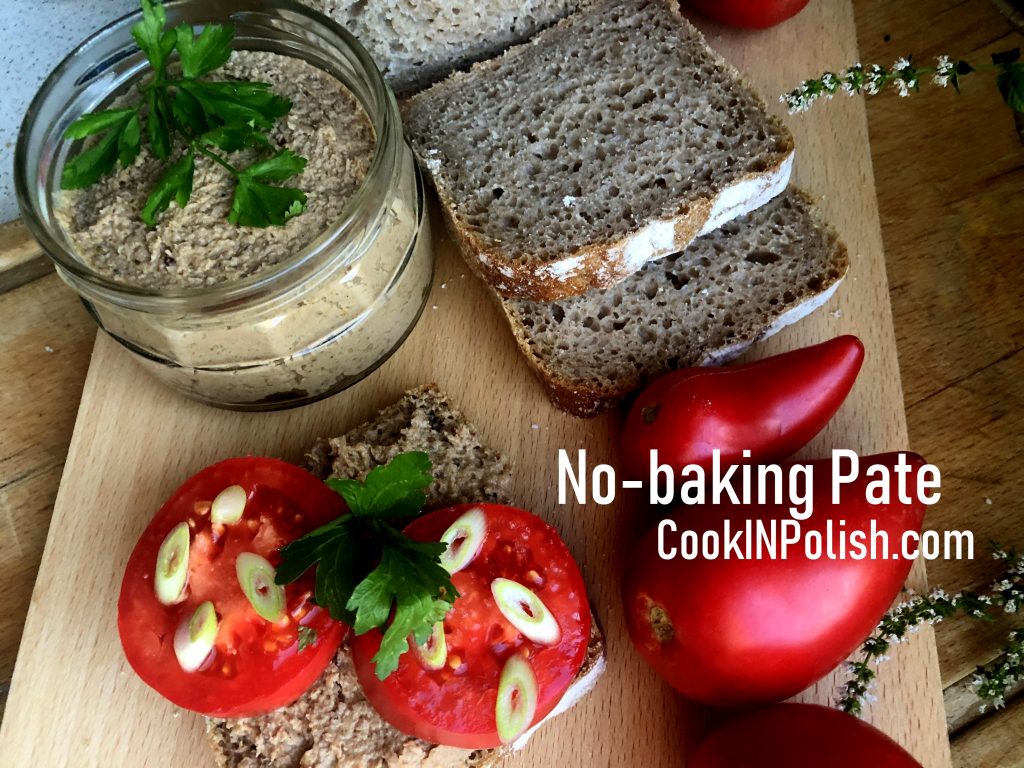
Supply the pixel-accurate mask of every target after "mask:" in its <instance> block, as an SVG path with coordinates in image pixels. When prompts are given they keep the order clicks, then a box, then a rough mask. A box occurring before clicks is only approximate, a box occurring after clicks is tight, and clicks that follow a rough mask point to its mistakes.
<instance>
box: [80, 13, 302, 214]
mask: <svg viewBox="0 0 1024 768" xmlns="http://www.w3.org/2000/svg"><path fill="white" fill-rule="evenodd" d="M141 2H142V21H140V22H138V23H136V24H135V25H134V26H132V36H133V37H134V38H135V42H136V43H137V44H138V46H139V48H140V49H141V50H142V52H143V53H144V54H145V55H146V58H147V59H148V60H149V63H150V67H151V68H152V76H151V77H150V78H148V79H147V80H146V81H145V82H143V83H142V84H141V85H140V86H139V90H140V91H141V93H142V98H141V99H140V101H139V103H138V104H136V105H135V106H131V107H122V108H118V109H108V110H104V111H102V112H92V113H89V114H86V115H83V116H82V117H80V118H79V119H78V120H76V121H75V122H73V123H72V124H71V125H70V126H69V127H68V129H67V131H66V132H65V134H64V135H65V138H67V139H72V140H74V139H86V138H88V137H90V136H94V137H96V139H95V141H93V142H92V144H91V145H90V146H89V147H88V148H86V149H83V150H82V151H81V152H79V153H78V154H77V155H75V156H74V157H73V158H71V159H70V160H69V161H68V162H67V163H66V164H65V165H64V169H63V172H62V174H61V188H62V189H82V188H85V187H89V186H91V185H93V184H95V183H96V182H97V181H99V180H100V179H101V178H103V177H104V176H106V175H107V174H109V173H112V172H113V171H114V169H115V167H116V166H117V165H118V163H120V165H121V167H122V168H127V167H128V166H130V165H131V164H132V163H133V162H135V159H136V158H137V157H138V155H139V152H140V151H141V150H142V141H143V136H145V139H146V141H147V143H148V144H149V148H150V150H151V151H152V153H153V155H154V156H156V157H157V158H158V159H160V160H165V161H168V164H167V165H166V167H165V169H164V172H163V175H162V176H161V177H160V178H159V179H158V180H157V182H156V184H155V186H154V187H153V190H152V192H151V193H150V195H149V198H148V199H147V200H146V203H145V205H144V206H143V208H142V211H141V214H140V216H141V218H142V220H143V221H144V222H145V223H146V224H147V225H149V226H151V227H152V226H155V225H156V222H157V219H158V217H159V215H160V214H161V213H162V212H163V211H165V210H167V208H168V207H170V204H171V202H172V201H174V202H176V203H177V205H178V207H179V208H184V207H185V206H186V205H187V204H188V201H189V199H190V198H191V196H192V181H193V177H194V175H195V163H196V157H197V156H199V155H202V156H204V157H207V158H209V159H210V160H212V161H214V162H216V163H217V164H218V165H220V166H222V167H223V168H224V169H226V170H227V171H228V172H229V173H230V174H231V175H232V176H234V177H235V182H236V186H235V193H234V198H233V200H232V203H231V211H230V213H229V214H228V221H230V222H231V223H232V224H236V225H239V226H244V227H269V226H280V225H282V224H284V223H285V222H286V221H287V220H288V219H290V218H291V217H292V216H296V215H298V214H300V213H302V211H303V210H305V207H306V195H305V193H303V192H302V190H300V189H296V188H294V187H286V186H279V185H280V184H281V182H285V181H287V180H288V179H290V178H292V177H293V176H296V175H298V174H299V173H302V171H303V169H304V168H305V167H306V159H305V158H303V157H300V156H299V155H297V154H295V153H294V152H292V151H291V150H289V149H277V148H276V147H274V146H273V145H272V144H271V142H270V139H269V138H268V137H267V132H268V131H269V130H270V129H271V128H272V127H273V125H274V123H275V122H276V121H277V120H278V119H279V118H281V117H283V116H284V115H286V114H287V113H288V111H289V110H290V109H291V107H292V104H291V101H289V100H288V99H286V98H284V97H281V96H278V95H276V94H275V93H274V92H273V91H271V90H270V85H268V84H267V83H254V82H246V81H224V82H217V81H210V80H204V79H202V78H204V77H205V76H207V75H209V74H210V73H212V72H214V71H215V70H217V69H218V68H220V67H222V66H223V65H224V64H225V63H227V61H228V59H229V58H230V57H231V51H232V49H231V41H232V40H233V39H234V35H235V31H234V27H233V26H231V25H230V24H208V25H206V26H205V27H203V28H202V30H201V31H200V33H199V34H198V35H196V34H195V30H194V29H193V28H192V27H191V26H189V25H187V24H181V25H179V26H177V27H175V28H174V29H167V28H166V26H167V16H166V13H165V11H164V7H163V5H162V4H161V2H160V1H159V0H141ZM175 51H176V52H177V55H178V60H179V63H180V74H176V75H172V74H171V73H170V72H169V71H168V66H167V65H168V62H169V61H170V59H171V56H172V54H173V53H174V52H175ZM178 145H180V146H181V150H180V156H178V157H176V158H175V159H174V160H173V162H171V158H172V155H173V154H175V151H176V148H177V146H178ZM250 148H252V149H256V150H259V151H262V152H264V153H267V154H270V153H271V152H272V154H270V156H269V157H268V158H267V159H264V160H260V161H257V162H255V163H253V164H252V165H249V166H248V167H247V168H239V167H237V166H236V165H234V164H232V163H231V162H229V160H228V158H227V155H228V154H230V153H233V152H238V151H240V150H243V149H250Z"/></svg>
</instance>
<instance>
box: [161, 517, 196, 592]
mask: <svg viewBox="0 0 1024 768" xmlns="http://www.w3.org/2000/svg"><path fill="white" fill-rule="evenodd" d="M190 538H191V537H190V534H189V530H188V523H178V524H177V525H176V526H174V527H173V528H171V532H170V533H168V534H167V536H166V537H165V538H164V540H163V543H162V544H161V545H160V549H159V551H158V552H157V554H156V576H155V577H154V579H153V589H154V590H155V591H156V599H157V600H159V601H160V602H161V603H163V604H164V605H174V604H175V603H180V602H181V600H182V598H184V596H185V587H186V585H187V584H188V550H189V544H190Z"/></svg>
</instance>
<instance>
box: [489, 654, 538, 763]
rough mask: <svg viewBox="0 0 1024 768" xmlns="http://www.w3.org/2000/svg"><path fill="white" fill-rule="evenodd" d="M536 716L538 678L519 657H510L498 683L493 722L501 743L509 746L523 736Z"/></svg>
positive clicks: (528, 664)
mask: <svg viewBox="0 0 1024 768" xmlns="http://www.w3.org/2000/svg"><path fill="white" fill-rule="evenodd" d="M536 714H537V678H536V677H535V676H534V674H533V668H532V667H531V666H530V662H528V661H527V660H526V659H524V658H523V657H522V656H511V657H509V660H508V661H506V662H505V667H504V668H503V669H502V670H501V678H500V679H499V680H498V703H497V705H496V708H495V718H496V719H497V723H498V738H499V739H501V743H502V744H511V743H512V742H513V741H515V740H516V739H518V738H519V737H520V736H522V735H523V734H524V733H526V732H527V731H528V730H529V728H530V726H531V725H532V724H533V718H534V716H535V715H536Z"/></svg>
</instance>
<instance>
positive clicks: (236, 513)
mask: <svg viewBox="0 0 1024 768" xmlns="http://www.w3.org/2000/svg"><path fill="white" fill-rule="evenodd" d="M246 501H248V496H247V494H246V493H245V488H243V487H242V486H240V485H229V486H228V487H227V488H225V489H224V490H223V491H221V492H220V493H218V494H217V498H215V499H214V500H213V504H211V505H210V520H212V521H213V522H214V523H220V524H221V525H234V524H235V523H237V522H238V521H239V520H241V519H242V513H244V512H245V503H246Z"/></svg>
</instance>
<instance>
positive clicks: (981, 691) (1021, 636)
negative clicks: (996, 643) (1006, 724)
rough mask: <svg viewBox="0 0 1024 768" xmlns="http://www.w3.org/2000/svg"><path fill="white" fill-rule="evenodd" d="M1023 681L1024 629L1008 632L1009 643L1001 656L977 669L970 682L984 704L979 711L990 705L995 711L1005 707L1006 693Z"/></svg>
mask: <svg viewBox="0 0 1024 768" xmlns="http://www.w3.org/2000/svg"><path fill="white" fill-rule="evenodd" d="M1022 680H1024V629H1014V630H1012V631H1011V632H1010V636H1009V642H1008V643H1007V645H1006V648H1004V649H1003V655H1002V656H1000V658H998V659H996V660H995V661H993V662H992V663H991V664H986V665H985V666H984V667H980V668H979V669H978V672H977V674H975V675H974V679H973V680H972V681H971V685H972V686H974V690H975V692H976V693H977V694H978V696H980V697H981V698H982V699H984V700H985V702H986V703H983V704H982V705H981V711H982V712H984V711H985V709H986V707H987V706H988V705H989V704H991V705H992V707H994V708H995V709H999V708H1001V707H1003V706H1005V705H1006V695H1007V692H1008V691H1009V690H1010V689H1011V688H1012V687H1013V686H1015V685H1016V684H1017V683H1019V682H1020V681H1022Z"/></svg>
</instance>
